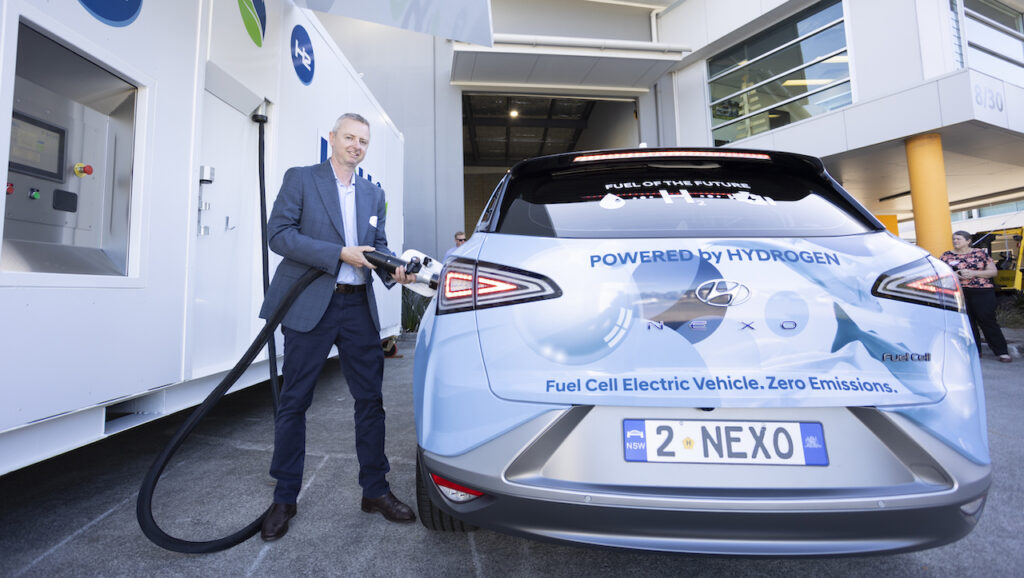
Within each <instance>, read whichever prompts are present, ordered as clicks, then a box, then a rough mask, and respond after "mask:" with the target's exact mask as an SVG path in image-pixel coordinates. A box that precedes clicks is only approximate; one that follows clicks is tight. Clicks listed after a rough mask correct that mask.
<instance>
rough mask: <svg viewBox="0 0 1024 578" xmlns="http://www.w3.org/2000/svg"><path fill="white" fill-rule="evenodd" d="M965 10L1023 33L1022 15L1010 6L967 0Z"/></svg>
mask: <svg viewBox="0 0 1024 578" xmlns="http://www.w3.org/2000/svg"><path fill="white" fill-rule="evenodd" d="M964 8H967V9H968V10H973V11H975V12H977V13H978V14H981V15H982V16H984V17H986V18H988V19H989V20H994V21H996V22H998V23H1000V24H1002V25H1003V26H1006V27H1007V28H1009V29H1011V30H1016V31H1017V32H1021V13H1020V12H1017V11H1016V10H1014V9H1012V8H1010V7H1009V6H1005V5H1003V4H1001V3H999V2H991V1H985V0H966V1H965V2H964Z"/></svg>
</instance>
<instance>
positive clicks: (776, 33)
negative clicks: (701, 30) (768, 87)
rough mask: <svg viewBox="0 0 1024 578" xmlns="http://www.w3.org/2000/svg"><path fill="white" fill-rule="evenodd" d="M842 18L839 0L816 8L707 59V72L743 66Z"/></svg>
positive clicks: (841, 6)
mask: <svg viewBox="0 0 1024 578" xmlns="http://www.w3.org/2000/svg"><path fill="white" fill-rule="evenodd" d="M842 17H843V5H842V3H840V2H838V1H835V2H831V3H827V4H825V5H818V6H814V7H812V8H810V9H808V10H805V11H804V12H801V13H800V14H797V15H796V16H794V17H792V18H790V19H788V20H785V21H783V22H782V23H781V24H779V25H777V26H775V27H772V28H771V29H769V30H766V31H764V32H762V33H760V34H758V35H757V36H754V37H752V38H751V39H749V40H747V41H746V42H744V43H742V44H739V45H737V46H734V47H733V48H731V49H729V50H726V51H725V52H723V53H721V54H719V55H717V56H715V57H714V58H711V59H710V60H708V73H709V75H710V76H715V75H718V74H721V73H722V72H725V71H726V70H729V69H732V68H736V67H739V66H743V65H744V64H746V63H747V62H748V61H750V60H753V59H754V58H757V57H758V56H761V55H762V54H764V53H766V52H770V51H772V50H774V49H776V48H778V47H779V46H782V45H783V44H785V43H787V42H789V41H791V40H795V39H797V38H799V37H801V36H803V35H804V34H807V33H808V32H811V31H813V30H816V29H817V28H820V27H821V26H824V25H825V24H828V23H829V22H832V21H834V20H836V19H838V18H842Z"/></svg>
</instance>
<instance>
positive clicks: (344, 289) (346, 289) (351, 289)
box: [334, 283, 366, 293]
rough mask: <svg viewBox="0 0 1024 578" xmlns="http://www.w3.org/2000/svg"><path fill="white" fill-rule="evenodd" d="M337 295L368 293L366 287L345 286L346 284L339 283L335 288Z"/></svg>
mask: <svg viewBox="0 0 1024 578" xmlns="http://www.w3.org/2000/svg"><path fill="white" fill-rule="evenodd" d="M334 292H335V293H364V292H366V285H345V284H344V283H338V284H337V285H335V286H334Z"/></svg>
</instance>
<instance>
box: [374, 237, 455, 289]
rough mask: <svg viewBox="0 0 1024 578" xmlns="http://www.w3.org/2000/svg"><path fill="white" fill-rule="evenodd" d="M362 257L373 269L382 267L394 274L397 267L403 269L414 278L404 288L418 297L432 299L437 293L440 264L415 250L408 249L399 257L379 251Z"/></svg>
mask: <svg viewBox="0 0 1024 578" xmlns="http://www.w3.org/2000/svg"><path fill="white" fill-rule="evenodd" d="M363 255H365V256H366V260H367V261H369V262H370V263H371V264H372V265H373V266H374V267H382V268H383V269H384V270H385V271H387V272H388V273H392V274H394V272H395V271H396V270H397V269H398V268H399V267H405V272H406V273H408V274H410V275H415V276H416V281H415V282H413V283H409V284H408V285H406V287H408V288H409V289H411V290H413V291H415V292H417V293H419V294H420V295H423V296H425V297H433V296H434V293H436V292H437V284H438V278H439V277H440V275H441V263H439V262H438V261H437V259H434V258H432V257H430V256H428V255H426V254H424V253H421V252H419V251H416V250H415V249H409V250H408V251H406V252H404V253H402V256H401V257H396V256H394V255H388V254H387V253H381V252H380V251H367V252H366V253H363Z"/></svg>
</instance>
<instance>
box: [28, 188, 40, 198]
mask: <svg viewBox="0 0 1024 578" xmlns="http://www.w3.org/2000/svg"><path fill="white" fill-rule="evenodd" d="M39 196H40V195H39V189H31V190H30V191H29V192H28V198H30V199H38V198H39Z"/></svg>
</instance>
